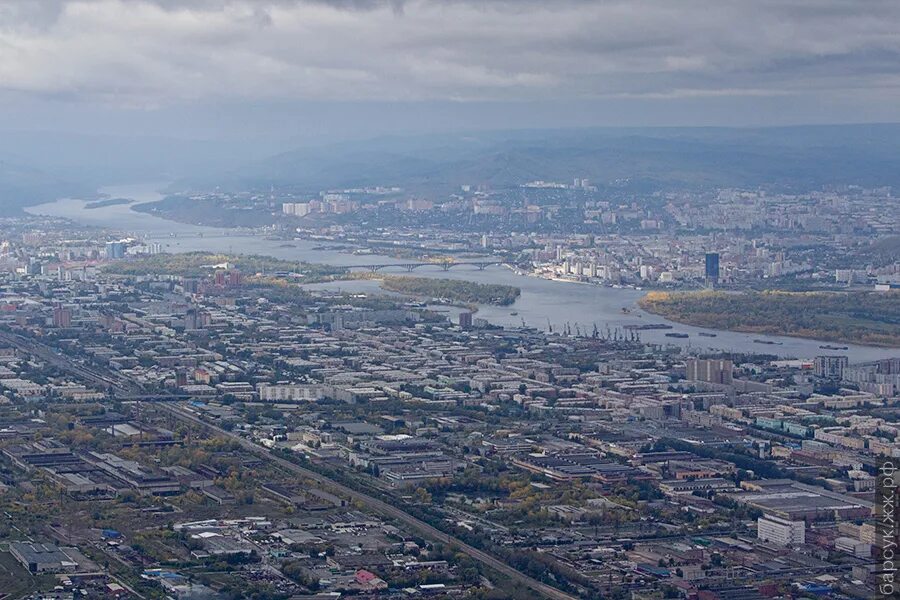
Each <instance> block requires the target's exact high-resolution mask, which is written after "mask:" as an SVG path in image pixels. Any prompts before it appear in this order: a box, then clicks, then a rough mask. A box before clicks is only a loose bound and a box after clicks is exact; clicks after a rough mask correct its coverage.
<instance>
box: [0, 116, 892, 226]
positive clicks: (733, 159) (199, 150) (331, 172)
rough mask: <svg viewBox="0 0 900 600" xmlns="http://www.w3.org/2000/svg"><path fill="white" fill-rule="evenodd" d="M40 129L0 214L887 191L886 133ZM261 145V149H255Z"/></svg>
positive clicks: (16, 147)
mask: <svg viewBox="0 0 900 600" xmlns="http://www.w3.org/2000/svg"><path fill="white" fill-rule="evenodd" d="M276 147H285V146H284V142H283V141H282V142H278V143H274V142H271V143H270V142H266V143H262V142H260V141H259V140H256V141H255V142H253V143H251V142H249V141H248V142H247V143H238V142H228V143H225V142H211V141H191V140H178V139H170V138H154V137H137V138H128V137H114V136H89V135H80V134H63V133H46V132H37V133H35V132H3V133H2V135H0V214H5V215H9V214H16V213H17V212H18V211H20V210H21V207H23V206H28V205H33V204H38V203H40V202H45V201H48V200H52V199H54V198H57V197H61V196H67V195H80V196H88V195H91V194H92V192H93V191H94V190H96V188H97V187H98V186H100V185H107V184H114V183H134V182H140V181H159V180H169V181H176V182H177V183H176V184H174V185H173V189H180V190H189V189H198V190H209V189H213V188H219V189H225V190H248V189H257V190H267V189H269V188H270V186H275V187H276V188H289V189H293V190H295V191H298V192H301V193H310V194H313V193H316V192H318V191H320V190H323V189H332V188H352V187H364V186H374V185H385V186H400V187H403V188H404V189H406V190H408V191H410V192H412V193H420V194H443V193H446V192H449V191H454V190H458V189H459V186H460V185H462V184H482V185H487V186H491V187H494V188H502V187H507V186H512V185H518V184H521V183H524V182H527V181H531V180H535V179H544V180H550V181H563V182H569V181H571V180H572V179H573V178H575V177H579V178H581V177H587V178H589V179H590V180H591V181H592V182H593V183H595V184H596V185H599V186H601V187H603V186H615V187H619V188H621V187H627V189H631V190H634V191H645V190H652V189H659V188H677V187H683V188H691V189H697V188H706V187H723V186H742V187H765V188H769V189H783V190H796V191H805V190H809V189H819V188H821V187H822V186H826V185H844V184H857V185H862V186H882V185H891V186H898V185H900V124H874V125H825V126H803V127H775V128H755V129H754V128H684V127H680V128H598V129H568V130H519V131H482V132H464V133H459V134H440V135H421V136H405V137H400V136H395V137H381V138H376V139H370V140H365V141H355V142H341V143H335V144H331V145H326V146H315V147H305V148H301V149H297V150H292V151H289V152H283V153H280V154H276V155H273V156H269V157H268V158H264V157H265V156H268V154H269V153H270V152H271V148H276ZM266 148H269V150H268V151H267V150H266Z"/></svg>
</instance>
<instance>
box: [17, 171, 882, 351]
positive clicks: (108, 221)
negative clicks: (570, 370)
mask: <svg viewBox="0 0 900 600" xmlns="http://www.w3.org/2000/svg"><path fill="white" fill-rule="evenodd" d="M161 187H162V186H161V185H160V184H140V185H128V186H110V187H107V188H104V189H102V190H101V192H103V193H104V194H107V195H108V196H109V197H112V198H128V199H132V200H134V201H135V202H150V201H153V200H157V199H159V198H161V195H160V194H159V192H158V191H157V190H158V189H160V188H161ZM29 212H31V213H33V214H40V215H48V216H55V217H64V218H68V219H71V220H73V221H76V222H78V223H82V224H85V225H94V226H98V227H104V228H111V229H116V230H120V231H126V232H128V233H130V234H132V235H134V236H136V237H141V238H143V239H145V240H148V241H158V242H160V243H162V244H163V247H164V249H165V251H167V252H191V251H196V250H203V251H211V252H223V253H242V254H262V255H268V256H274V257H277V258H283V259H292V260H302V261H308V262H314V263H322V264H331V265H364V264H388V263H401V262H410V261H403V260H398V259H395V258H392V257H389V256H379V255H374V254H369V255H354V254H351V253H347V252H341V251H337V250H322V249H316V247H317V246H321V245H322V244H321V243H319V242H309V241H293V242H290V243H286V242H285V241H282V240H271V239H266V238H265V236H262V235H258V234H257V235H254V234H251V233H249V232H241V231H236V230H229V229H220V228H215V227H204V226H199V225H189V224H184V223H176V222H173V221H167V220H165V219H161V218H158V217H154V216H150V215H146V214H143V213H139V212H135V211H133V210H131V206H130V205H128V204H119V205H115V206H106V207H103V208H94V209H87V208H85V201H84V200H78V199H71V198H66V199H61V200H58V201H56V202H51V203H47V204H42V205H39V206H34V207H32V208H30V209H29ZM389 272H400V273H405V271H403V270H401V269H399V268H398V269H389ZM414 274H415V275H416V276H417V277H419V276H420V277H446V278H452V279H466V280H470V281H477V282H482V283H501V284H508V285H514V286H516V287H519V288H521V290H522V295H521V296H520V297H519V298H518V300H516V302H515V304H513V305H512V306H509V307H497V306H488V305H484V306H480V307H479V311H478V316H479V317H482V318H486V319H487V320H488V321H490V322H492V323H496V324H498V325H506V326H518V325H521V324H522V323H523V322H524V323H526V324H528V325H530V326H533V327H538V328H540V329H546V328H547V327H548V326H550V325H552V326H553V328H554V331H562V330H563V328H564V327H566V325H567V324H568V326H569V327H570V328H571V330H572V331H573V332H575V330H576V327H578V328H579V329H580V330H581V331H582V332H587V333H590V332H591V331H592V329H593V327H594V325H595V324H596V326H597V328H598V329H599V330H600V331H601V332H605V331H607V329H609V330H612V331H615V330H616V329H617V328H618V329H619V331H620V332H621V331H622V329H621V328H622V326H624V325H629V324H632V325H637V324H647V323H667V324H670V325H673V326H674V329H671V330H655V331H654V330H650V331H641V332H640V334H641V339H642V340H643V341H645V342H650V343H655V344H675V345H678V346H683V347H693V348H702V349H711V350H713V349H715V350H725V351H739V352H757V353H768V354H776V355H778V356H782V357H785V358H811V357H814V356H817V355H823V354H845V355H847V356H849V357H850V360H851V361H852V362H863V361H869V360H875V359H878V358H887V357H891V356H900V348H875V347H869V346H857V345H849V347H848V349H847V350H840V351H836V350H825V349H823V348H820V345H821V344H823V343H825V342H819V341H816V340H806V339H799V338H791V337H781V336H765V335H758V334H744V333H736V332H730V331H719V330H713V329H704V328H701V327H691V326H689V325H681V324H678V323H673V322H671V321H667V320H666V319H663V318H661V317H657V316H655V315H651V314H648V313H645V312H644V311H642V310H640V309H639V308H638V307H637V306H636V301H637V300H638V298H640V297H641V296H642V295H643V292H641V291H639V290H633V289H618V288H610V287H602V286H596V285H589V284H582V283H569V282H561V281H551V280H548V279H540V278H537V277H529V276H524V275H517V274H516V273H514V272H513V271H511V270H509V269H507V268H504V267H500V266H491V267H488V268H487V269H485V270H483V271H479V270H477V269H476V268H475V267H468V266H459V267H454V268H453V269H450V270H449V271H446V272H445V271H443V270H441V269H440V268H438V267H431V266H427V267H420V268H418V269H416V270H415V271H414ZM314 287H330V288H341V289H345V290H348V291H360V292H368V293H377V292H378V291H379V288H378V283H377V282H375V281H369V280H366V281H345V282H338V283H332V284H322V285H320V286H314ZM623 308H624V309H626V310H627V311H629V312H625V311H623ZM667 331H668V332H681V333H687V334H689V336H690V337H688V338H685V339H679V338H670V337H666V336H665V335H664V334H665V333H666V332H667ZM700 332H704V333H708V334H715V337H705V336H700V335H699V333H700ZM754 340H766V341H770V342H774V344H760V343H756V342H754ZM837 345H842V344H837Z"/></svg>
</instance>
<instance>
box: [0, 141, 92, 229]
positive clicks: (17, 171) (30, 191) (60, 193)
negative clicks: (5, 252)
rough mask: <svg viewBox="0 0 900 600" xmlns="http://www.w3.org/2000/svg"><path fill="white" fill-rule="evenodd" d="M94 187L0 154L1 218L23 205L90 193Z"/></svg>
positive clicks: (18, 209)
mask: <svg viewBox="0 0 900 600" xmlns="http://www.w3.org/2000/svg"><path fill="white" fill-rule="evenodd" d="M92 190H93V188H91V187H89V186H85V185H81V184H77V183H74V182H72V181H66V180H64V179H61V178H59V177H58V176H56V175H51V174H49V173H47V172H45V171H42V170H40V169H36V168H34V167H30V166H27V165H22V164H19V163H17V162H14V161H12V160H10V159H9V158H8V157H3V156H0V217H6V216H12V215H16V214H19V213H20V212H21V210H22V207H24V206H31V205H34V204H40V203H42V202H49V201H51V200H55V199H57V198H61V197H64V196H69V195H73V194H77V195H81V194H89V193H91V192H92Z"/></svg>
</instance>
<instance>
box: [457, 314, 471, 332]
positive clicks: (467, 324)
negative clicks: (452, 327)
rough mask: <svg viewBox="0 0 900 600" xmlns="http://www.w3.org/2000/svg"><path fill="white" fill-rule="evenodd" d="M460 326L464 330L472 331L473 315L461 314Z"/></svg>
mask: <svg viewBox="0 0 900 600" xmlns="http://www.w3.org/2000/svg"><path fill="white" fill-rule="evenodd" d="M459 326H460V327H462V328H463V329H471V327H472V313H470V312H461V313H459Z"/></svg>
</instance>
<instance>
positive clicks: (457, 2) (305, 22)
mask: <svg viewBox="0 0 900 600" xmlns="http://www.w3.org/2000/svg"><path fill="white" fill-rule="evenodd" d="M871 121H900V2H898V1H897V0H885V1H880V0H872V1H866V2H860V1H858V0H773V1H767V0H754V1H747V0H741V1H729V0H710V1H704V2H699V1H691V0H678V1H675V0H648V1H635V0H629V1H622V2H618V1H610V2H604V1H589V0H547V1H537V0H534V1H532V0H511V1H503V0H481V1H463V0H444V1H441V2H439V1H424V0H407V1H404V0H393V1H391V0H384V1H382V0H356V1H354V0H334V1H326V0H320V1H314V0H309V1H291V0H236V1H224V0H143V1H139V0H0V129H13V128H14V129H30V128H34V129H54V130H55V129H58V130H66V131H98V132H102V133H129V134H130V133H143V134H147V133H159V134H165V135H179V136H186V137H242V136H261V137H266V136H269V137H271V136H276V137H293V138H303V137H305V136H311V137H322V136H327V135H333V136H335V137H340V138H346V137H354V136H360V137H362V136H369V135H374V134H380V133H390V132H401V133H411V132H427V131H443V130H452V129H458V128H468V129H479V128H506V127H556V126H563V127H570V126H579V125H694V124H696V125H709V124H718V125H748V124H749V125H759V124H763V125H765V124H791V123H845V122H871Z"/></svg>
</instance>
